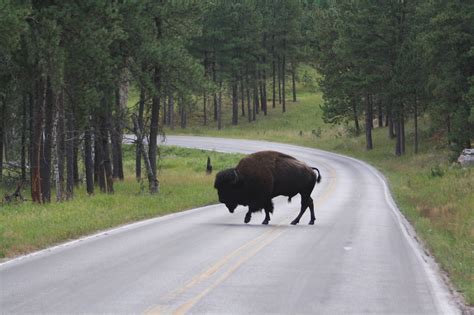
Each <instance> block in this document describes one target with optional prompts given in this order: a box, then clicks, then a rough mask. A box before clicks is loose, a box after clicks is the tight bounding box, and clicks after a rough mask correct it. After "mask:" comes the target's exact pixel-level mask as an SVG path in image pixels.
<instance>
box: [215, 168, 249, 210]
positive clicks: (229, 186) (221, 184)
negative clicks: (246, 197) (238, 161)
mask: <svg viewBox="0 0 474 315" xmlns="http://www.w3.org/2000/svg"><path fill="white" fill-rule="evenodd" d="M241 185H242V181H241V178H239V175H238V173H237V171H236V170H235V168H229V169H226V170H223V171H220V172H219V173H217V174H216V180H215V181H214V188H215V189H217V194H218V196H219V202H222V203H223V204H225V205H226V207H227V209H229V212H230V213H233V212H234V210H235V208H237V205H238V204H239V203H238V201H237V200H238V190H239V188H240V186H241Z"/></svg>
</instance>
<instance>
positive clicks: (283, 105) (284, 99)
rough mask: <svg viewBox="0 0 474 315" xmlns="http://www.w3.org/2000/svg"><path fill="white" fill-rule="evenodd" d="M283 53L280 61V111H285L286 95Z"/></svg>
mask: <svg viewBox="0 0 474 315" xmlns="http://www.w3.org/2000/svg"><path fill="white" fill-rule="evenodd" d="M285 59H286V57H285V55H283V60H282V62H281V98H282V111H283V112H286V95H285V67H286V64H285Z"/></svg>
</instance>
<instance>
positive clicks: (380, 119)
mask: <svg viewBox="0 0 474 315" xmlns="http://www.w3.org/2000/svg"><path fill="white" fill-rule="evenodd" d="M377 115H378V117H377V120H378V127H379V128H383V113H382V102H381V101H378V102H377Z"/></svg>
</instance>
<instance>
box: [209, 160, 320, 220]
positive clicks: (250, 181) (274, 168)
mask: <svg viewBox="0 0 474 315" xmlns="http://www.w3.org/2000/svg"><path fill="white" fill-rule="evenodd" d="M313 169H316V168H311V167H309V166H308V165H306V164H305V163H304V162H301V161H299V160H297V159H295V158H294V157H292V156H289V155H286V154H283V153H280V152H275V151H261V152H257V153H253V154H250V155H248V156H246V157H245V158H243V159H242V160H240V162H239V164H238V165H237V166H236V167H235V168H230V169H226V170H223V171H221V172H219V173H217V175H216V180H215V183H214V188H216V189H217V191H218V195H219V201H220V202H222V203H224V204H225V205H226V206H227V208H228V209H229V211H230V212H231V213H232V212H234V209H235V208H236V207H237V205H244V206H248V207H249V211H248V212H247V214H246V215H245V223H248V222H249V221H250V219H251V216H252V213H253V212H256V211H260V210H262V209H265V220H264V221H263V222H262V223H263V224H268V222H269V221H270V213H273V203H272V198H273V197H276V196H280V195H282V196H288V198H289V200H291V198H292V197H293V196H295V195H297V194H300V195H301V210H300V213H299V214H298V216H297V217H296V218H295V219H294V220H293V221H292V222H291V223H292V224H297V223H298V222H299V220H300V218H301V216H302V215H303V213H304V212H305V210H306V208H308V207H309V208H310V212H311V220H310V222H309V224H314V220H315V216H314V205H313V199H311V192H312V191H313V188H314V185H315V184H316V183H319V182H320V180H321V175H320V174H319V170H317V169H316V170H317V171H318V176H316V174H315V173H314V171H313Z"/></svg>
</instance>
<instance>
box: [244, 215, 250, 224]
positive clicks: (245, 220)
mask: <svg viewBox="0 0 474 315" xmlns="http://www.w3.org/2000/svg"><path fill="white" fill-rule="evenodd" d="M250 218H251V217H250V216H249V215H246V216H245V219H244V222H245V223H249V222H250Z"/></svg>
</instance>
